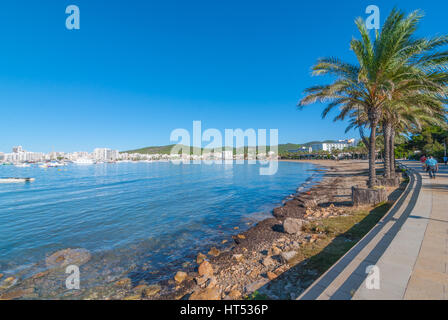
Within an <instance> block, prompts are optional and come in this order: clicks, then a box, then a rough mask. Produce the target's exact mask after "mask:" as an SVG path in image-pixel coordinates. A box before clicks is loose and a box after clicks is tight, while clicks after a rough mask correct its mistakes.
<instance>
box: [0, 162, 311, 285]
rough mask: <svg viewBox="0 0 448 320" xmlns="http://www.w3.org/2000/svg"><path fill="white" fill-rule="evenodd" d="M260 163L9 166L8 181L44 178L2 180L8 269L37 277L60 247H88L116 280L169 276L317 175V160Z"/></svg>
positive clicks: (4, 265)
mask: <svg viewBox="0 0 448 320" xmlns="http://www.w3.org/2000/svg"><path fill="white" fill-rule="evenodd" d="M259 168H260V166H259V165H249V164H244V165H236V164H234V165H229V164H227V165H226V164H214V165H205V164H202V165H193V164H181V165H176V164H172V163H169V162H154V163H117V164H98V165H91V166H76V165H69V166H67V167H62V168H48V169H42V168H38V167H30V168H16V167H13V166H0V177H34V178H36V181H35V182H33V183H28V184H0V272H2V273H5V274H10V273H14V272H22V273H23V274H27V273H28V274H32V273H33V272H36V271H37V270H39V269H42V268H44V263H43V261H44V259H45V257H46V256H48V255H49V254H51V253H53V252H55V251H57V250H60V249H65V248H86V249H88V250H90V251H91V252H92V256H93V259H92V261H91V262H90V264H91V266H90V268H91V269H92V270H96V271H97V272H100V273H101V274H102V275H103V276H105V277H106V276H107V277H109V278H110V279H113V277H114V276H115V275H116V274H120V273H125V272H129V270H134V271H133V272H135V273H136V274H137V273H138V272H140V276H139V277H142V279H143V278H144V279H145V280H147V281H149V282H151V281H158V280H161V279H164V277H167V276H171V274H170V273H171V272H172V271H173V270H175V269H176V268H178V267H179V266H180V265H181V263H182V262H184V261H185V260H186V259H193V257H194V256H195V254H196V253H197V252H199V251H200V250H205V249H206V248H209V247H210V246H211V245H216V244H217V243H220V242H221V241H222V240H223V239H230V236H231V235H232V234H235V233H238V232H241V231H242V230H245V229H247V228H249V227H250V226H251V225H252V224H253V223H256V222H257V221H259V220H261V219H263V218H265V217H267V216H270V215H271V210H272V209H273V208H274V207H276V206H278V205H280V204H281V202H282V200H284V199H285V197H287V196H289V195H290V194H292V193H294V192H295V191H296V189H297V187H299V186H300V185H302V184H304V183H305V182H306V181H307V179H308V180H309V179H310V178H312V176H314V177H315V178H318V176H316V172H314V171H312V169H314V166H313V165H311V164H303V163H287V162H280V163H279V169H278V172H277V174H275V175H273V176H261V175H259ZM235 227H239V228H240V229H239V230H235V229H234V228H235ZM100 269H101V270H100ZM148 271H151V272H148Z"/></svg>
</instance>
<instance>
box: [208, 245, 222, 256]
mask: <svg viewBox="0 0 448 320" xmlns="http://www.w3.org/2000/svg"><path fill="white" fill-rule="evenodd" d="M220 253H221V252H220V251H219V250H218V249H216V248H215V247H212V248H211V249H210V251H209V252H208V254H209V255H210V256H214V257H217V256H219V254H220Z"/></svg>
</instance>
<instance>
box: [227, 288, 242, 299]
mask: <svg viewBox="0 0 448 320" xmlns="http://www.w3.org/2000/svg"><path fill="white" fill-rule="evenodd" d="M241 296H242V295H241V292H239V291H238V290H231V291H230V292H229V294H228V297H229V298H230V299H232V300H238V299H241Z"/></svg>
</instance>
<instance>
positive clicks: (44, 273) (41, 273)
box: [31, 270, 50, 279]
mask: <svg viewBox="0 0 448 320" xmlns="http://www.w3.org/2000/svg"><path fill="white" fill-rule="evenodd" d="M49 273H50V271H48V270H47V271H43V272H39V273H36V274H35V275H33V276H32V277H31V279H39V278H42V277H45V276H46V275H48V274H49Z"/></svg>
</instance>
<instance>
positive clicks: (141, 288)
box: [132, 284, 148, 294]
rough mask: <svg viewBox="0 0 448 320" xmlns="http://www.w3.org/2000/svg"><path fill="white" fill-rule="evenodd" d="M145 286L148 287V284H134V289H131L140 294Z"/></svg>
mask: <svg viewBox="0 0 448 320" xmlns="http://www.w3.org/2000/svg"><path fill="white" fill-rule="evenodd" d="M147 287H148V286H147V285H146V284H141V285H138V286H136V287H135V288H134V289H132V291H134V292H136V293H139V294H142V293H143V291H145V289H146V288H147Z"/></svg>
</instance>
